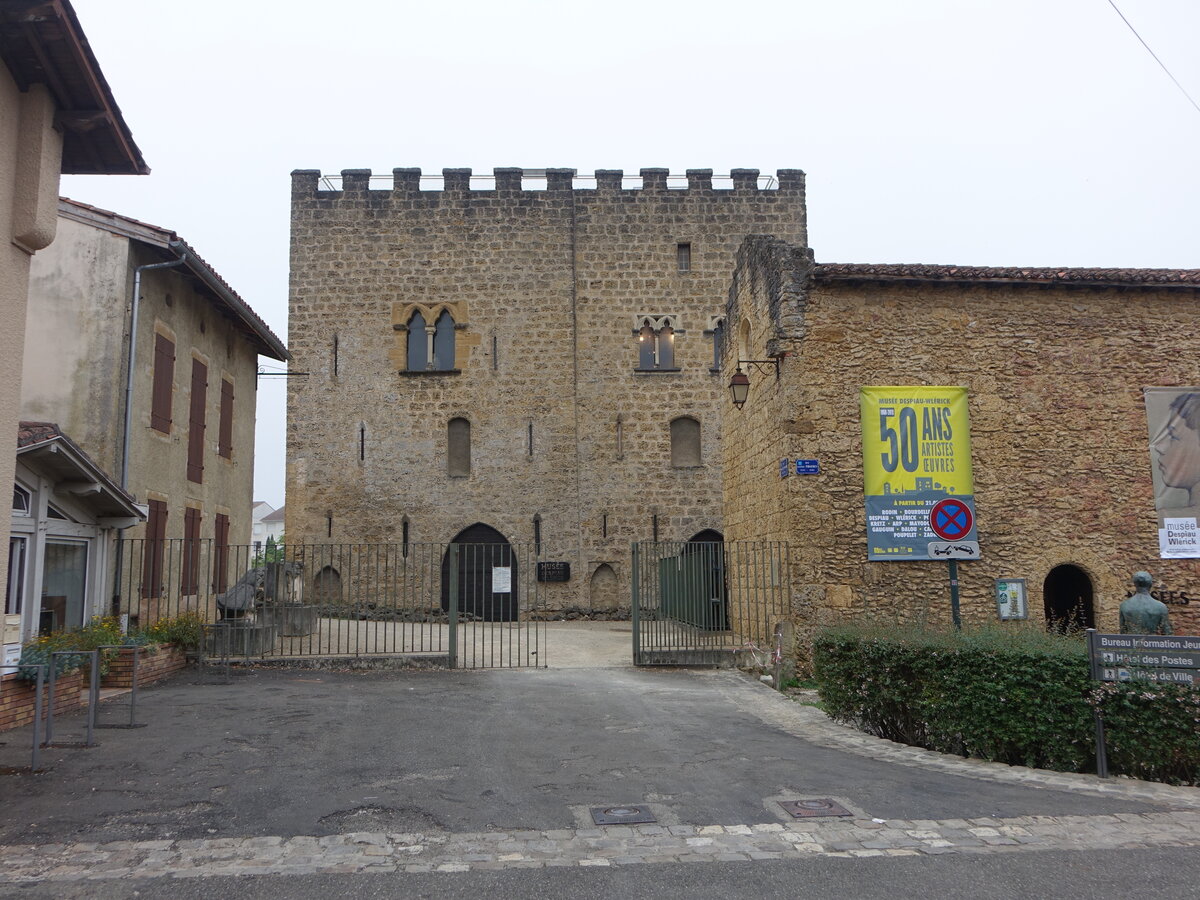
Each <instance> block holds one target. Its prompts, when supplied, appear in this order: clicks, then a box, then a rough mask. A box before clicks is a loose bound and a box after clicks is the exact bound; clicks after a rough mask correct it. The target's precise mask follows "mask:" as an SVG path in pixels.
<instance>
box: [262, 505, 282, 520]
mask: <svg viewBox="0 0 1200 900" xmlns="http://www.w3.org/2000/svg"><path fill="white" fill-rule="evenodd" d="M262 520H263V521H264V522H282V521H283V507H282V506H281V507H279V509H277V510H275V512H273V513H269V514H267V515H265V516H263V518H262Z"/></svg>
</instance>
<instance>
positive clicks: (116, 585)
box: [113, 242, 187, 615]
mask: <svg viewBox="0 0 1200 900" xmlns="http://www.w3.org/2000/svg"><path fill="white" fill-rule="evenodd" d="M171 249H172V250H174V251H175V252H176V253H178V254H179V259H173V260H171V261H170V262H161V263H147V264H146V265H144V266H137V267H136V268H135V269H134V270H133V300H132V302H131V304H130V311H129V364H128V365H127V366H126V368H125V422H124V432H123V434H122V437H121V490H123V491H125V492H127V493H128V491H129V442H130V440H131V438H132V434H133V374H134V367H135V364H136V359H135V357H136V352H135V351H136V348H137V323H138V310H139V308H140V306H141V296H142V272H145V271H147V270H149V269H171V268H174V267H175V266H181V265H183V264H184V263H185V262H187V251H186V250H184V249H182V248H181V246H180V245H179V244H178V243H175V242H172V243H171ZM124 534H125V529H124V528H119V529H117V559H116V565H115V566H114V570H113V607H114V609H113V613H114V614H116V615H119V614H120V610H119V608H117V607H118V605H119V603H120V599H121V568H122V566H121V563H122V557H123V555H124V553H123V551H124V544H123V543H122V541H121V538H122V537H123V536H124Z"/></svg>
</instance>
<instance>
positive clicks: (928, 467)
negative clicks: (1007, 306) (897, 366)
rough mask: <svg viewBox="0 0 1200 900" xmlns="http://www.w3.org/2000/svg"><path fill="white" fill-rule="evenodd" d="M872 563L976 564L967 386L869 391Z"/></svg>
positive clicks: (866, 444) (864, 413) (865, 430)
mask: <svg viewBox="0 0 1200 900" xmlns="http://www.w3.org/2000/svg"><path fill="white" fill-rule="evenodd" d="M859 412H860V415H861V419H862V436H863V486H864V494H865V499H866V507H867V558H868V559H870V560H876V561H880V560H883V561H887V560H900V561H905V560H907V561H913V560H927V559H978V558H979V535H978V532H977V530H976V527H975V484H974V478H973V475H972V470H971V429H970V424H969V422H968V420H967V389H966V388H964V387H924V386H908V387H895V386H893V387H864V388H862V390H861V393H860V396H859Z"/></svg>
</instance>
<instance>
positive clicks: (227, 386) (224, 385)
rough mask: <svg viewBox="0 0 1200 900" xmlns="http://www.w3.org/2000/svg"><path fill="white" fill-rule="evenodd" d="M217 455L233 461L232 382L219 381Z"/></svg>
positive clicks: (226, 380)
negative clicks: (219, 412)
mask: <svg viewBox="0 0 1200 900" xmlns="http://www.w3.org/2000/svg"><path fill="white" fill-rule="evenodd" d="M217 453H218V455H220V456H223V457H225V459H233V382H232V381H229V380H228V379H224V378H223V379H221V423H220V433H219V434H218V435H217Z"/></svg>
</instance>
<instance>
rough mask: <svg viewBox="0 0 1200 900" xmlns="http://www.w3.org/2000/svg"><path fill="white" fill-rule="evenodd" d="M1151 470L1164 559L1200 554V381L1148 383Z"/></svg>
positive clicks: (1161, 552)
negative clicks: (1183, 384)
mask: <svg viewBox="0 0 1200 900" xmlns="http://www.w3.org/2000/svg"><path fill="white" fill-rule="evenodd" d="M1146 423H1147V424H1148V425H1149V429H1150V475H1151V478H1152V479H1153V481H1154V508H1155V510H1156V512H1157V513H1158V549H1159V556H1160V557H1161V558H1163V559H1194V558H1198V557H1200V539H1198V537H1197V530H1196V518H1197V516H1200V387H1170V388H1166V387H1162V388H1160V387H1151V388H1146Z"/></svg>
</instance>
